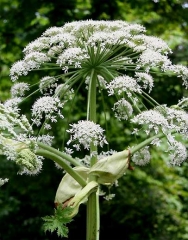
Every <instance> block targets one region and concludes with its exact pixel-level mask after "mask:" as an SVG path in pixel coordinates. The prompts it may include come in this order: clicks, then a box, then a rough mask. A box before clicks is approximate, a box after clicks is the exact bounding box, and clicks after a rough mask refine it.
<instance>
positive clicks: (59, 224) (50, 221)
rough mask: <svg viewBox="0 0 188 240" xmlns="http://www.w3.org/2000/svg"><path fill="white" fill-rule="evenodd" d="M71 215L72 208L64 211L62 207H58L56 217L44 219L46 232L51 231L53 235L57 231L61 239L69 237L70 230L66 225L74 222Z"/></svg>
mask: <svg viewBox="0 0 188 240" xmlns="http://www.w3.org/2000/svg"><path fill="white" fill-rule="evenodd" d="M71 213H72V208H71V207H66V208H64V209H63V208H62V206H57V209H55V214H54V215H52V216H46V217H43V218H42V219H43V220H44V221H45V223H44V224H43V228H44V231H45V232H46V231H50V232H51V233H52V232H54V231H57V235H58V236H59V237H68V232H69V230H68V227H66V224H67V223H70V222H71V221H72V219H71V217H70V215H71Z"/></svg>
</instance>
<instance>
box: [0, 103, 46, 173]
mask: <svg viewBox="0 0 188 240" xmlns="http://www.w3.org/2000/svg"><path fill="white" fill-rule="evenodd" d="M32 134H33V130H32V127H31V125H30V124H29V122H28V120H27V118H26V116H25V115H21V116H20V114H19V112H16V111H15V109H12V108H11V107H10V106H9V107H6V106H5V105H3V104H0V150H1V151H2V152H3V154H4V155H5V156H6V157H7V159H8V160H12V161H14V162H15V163H16V164H18V165H19V166H20V172H19V173H20V174H23V173H26V174H36V173H38V172H39V171H40V170H41V167H42V161H41V160H42V158H41V157H39V156H36V155H35V153H34V152H35V150H36V147H37V146H36V140H37V139H36V138H33V137H32ZM41 137H42V136H41ZM43 138H44V137H43ZM45 139H46V138H45ZM48 142H49V141H48Z"/></svg>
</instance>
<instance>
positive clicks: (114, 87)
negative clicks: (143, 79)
mask: <svg viewBox="0 0 188 240" xmlns="http://www.w3.org/2000/svg"><path fill="white" fill-rule="evenodd" d="M106 88H107V90H108V94H109V95H113V94H115V93H117V94H118V95H120V94H122V93H124V92H126V93H129V92H138V93H141V89H140V87H139V85H138V84H137V82H136V80H135V79H134V78H132V77H129V76H126V75H124V76H119V77H116V78H114V79H113V80H112V81H111V82H110V83H109V84H108V85H107V87H106Z"/></svg>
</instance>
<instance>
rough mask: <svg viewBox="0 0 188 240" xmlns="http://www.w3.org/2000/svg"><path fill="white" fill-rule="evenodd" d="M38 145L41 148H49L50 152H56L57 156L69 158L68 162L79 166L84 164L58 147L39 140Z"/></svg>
mask: <svg viewBox="0 0 188 240" xmlns="http://www.w3.org/2000/svg"><path fill="white" fill-rule="evenodd" d="M37 144H38V146H39V147H40V148H41V149H44V150H47V151H49V152H52V153H54V154H56V155H57V156H59V157H61V158H62V159H65V160H67V161H68V162H70V163H71V164H73V165H74V166H75V167H77V166H83V165H82V164H81V163H80V162H78V161H76V160H75V159H74V158H72V157H71V156H70V155H68V154H66V153H64V152H60V151H58V150H57V149H55V148H53V147H50V146H48V145H46V144H44V143H41V142H37Z"/></svg>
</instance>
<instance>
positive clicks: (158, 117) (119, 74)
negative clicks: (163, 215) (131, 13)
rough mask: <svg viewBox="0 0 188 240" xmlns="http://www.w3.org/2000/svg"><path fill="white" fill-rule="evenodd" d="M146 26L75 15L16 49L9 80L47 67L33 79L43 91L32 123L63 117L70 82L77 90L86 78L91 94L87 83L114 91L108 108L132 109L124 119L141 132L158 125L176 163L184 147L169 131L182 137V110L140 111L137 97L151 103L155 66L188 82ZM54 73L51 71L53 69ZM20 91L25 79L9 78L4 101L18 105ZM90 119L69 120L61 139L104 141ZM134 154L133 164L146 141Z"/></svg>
mask: <svg viewBox="0 0 188 240" xmlns="http://www.w3.org/2000/svg"><path fill="white" fill-rule="evenodd" d="M145 32H146V30H145V28H144V27H143V26H141V25H139V24H129V23H127V22H125V21H121V20H118V21H94V20H88V21H76V22H71V23H66V24H65V25H64V26H62V27H51V28H49V29H47V30H46V31H45V32H44V33H43V34H42V36H41V37H39V38H37V39H36V40H35V41H33V42H31V43H30V44H28V46H26V47H25V49H24V51H23V53H24V57H23V59H22V60H21V61H18V62H16V63H15V64H13V66H12V67H11V69H10V77H11V79H12V81H13V82H15V81H16V80H18V78H19V77H20V76H22V75H24V76H25V75H27V74H28V73H29V72H30V71H34V70H38V69H41V68H42V69H43V68H45V72H46V71H47V70H48V69H50V70H51V69H52V72H51V73H50V74H48V75H45V76H44V77H42V78H41V79H40V81H39V89H38V90H37V91H36V92H39V93H40V94H41V95H42V97H40V98H37V100H36V101H35V102H34V104H33V106H32V109H31V113H32V121H33V124H35V125H36V126H42V127H43V129H46V130H49V129H51V128H52V126H51V123H53V122H57V120H58V117H60V118H63V114H62V112H61V110H62V108H63V106H64V104H65V103H66V102H68V101H69V100H72V98H73V94H74V92H75V88H76V89H79V87H80V86H81V85H82V84H84V83H85V85H86V89H87V90H88V91H89V94H88V96H89V97H90V95H91V92H92V90H91V86H93V85H92V84H94V85H95V87H98V88H97V89H98V91H99V92H101V90H102V89H104V90H105V91H106V92H107V94H108V95H109V96H112V95H113V97H114V98H116V99H117V102H116V103H115V104H114V106H113V107H112V110H113V111H114V113H115V117H117V118H118V119H119V120H128V119H129V118H131V117H132V115H133V113H136V111H137V112H139V114H138V115H136V116H134V117H133V118H132V120H131V122H132V123H134V124H136V125H138V126H141V127H142V129H144V131H145V133H146V134H147V136H149V135H150V134H153V135H156V134H158V133H159V132H162V133H163V134H164V135H165V136H166V138H167V140H168V142H169V152H170V153H171V156H172V159H175V158H176V159H179V160H177V162H176V161H175V160H172V162H173V163H177V164H178V163H180V158H181V159H185V158H186V157H185V154H180V152H181V151H182V152H185V151H184V148H183V147H182V146H181V145H180V144H179V142H178V143H177V142H176V141H175V139H174V138H173V137H172V132H175V133H178V134H181V135H183V136H184V137H186V136H187V133H188V120H187V119H188V115H187V113H186V112H184V111H183V110H180V109H178V108H177V109H176V108H168V107H166V106H159V107H156V108H154V109H149V110H147V111H143V112H142V108H143V107H144V109H146V108H145V106H144V104H143V103H142V99H143V98H144V99H146V100H149V102H150V103H151V102H152V101H150V100H151V98H150V97H149V96H148V95H147V93H146V91H148V92H149V93H150V92H151V91H152V89H153V86H154V80H153V79H154V76H153V75H154V73H155V71H156V70H157V71H158V70H159V71H161V72H163V73H164V74H165V73H166V72H167V73H168V74H169V73H170V74H174V75H176V76H177V77H180V78H182V80H183V85H184V86H185V87H186V88H188V68H187V67H184V66H181V65H173V64H172V62H171V60H170V59H169V58H168V54H169V53H171V49H170V48H169V47H168V45H167V44H166V43H165V42H164V41H163V40H161V39H159V38H157V37H153V36H147V35H146V34H145ZM53 73H57V75H56V76H52V74H53ZM94 78H95V80H94V81H93V79H94ZM84 90H85V88H84ZM27 91H29V84H26V83H24V82H23V83H21V82H18V83H17V82H15V84H14V85H13V87H12V89H11V94H12V99H10V100H8V101H7V102H6V105H5V106H6V107H9V108H12V109H14V110H15V111H16V112H18V111H19V108H18V104H19V103H20V101H21V100H22V97H24V96H25V93H26V92H27ZM94 98H95V97H94ZM90 101H91V99H88V101H87V103H88V106H87V113H89V111H91V110H92V109H90V107H91V106H89V104H90ZM183 102H184V103H186V101H184V100H183ZM152 103H155V101H153V102H152ZM181 104H183V103H181V102H180V103H178V107H182V105H181ZM180 105H181V106H180ZM133 109H134V110H133ZM135 110H136V111H135ZM94 111H95V110H94ZM89 120H92V119H89ZM89 120H88V119H87V121H84V120H83V121H79V122H78V123H76V124H70V126H71V129H69V130H67V132H68V133H70V140H69V141H68V144H70V143H73V146H74V148H76V150H79V149H80V148H81V146H83V147H84V148H85V149H90V147H91V145H92V144H93V145H94V146H101V147H103V145H104V144H107V141H106V139H105V137H104V136H103V132H104V130H103V129H102V128H101V127H100V126H99V125H97V124H96V123H94V122H92V121H89ZM3 121H4V119H3ZM8 124H9V121H8V123H7V126H6V127H4V128H6V129H7V128H9V126H8ZM11 126H12V125H11ZM10 129H11V128H10ZM10 131H11V130H10ZM10 131H9V132H10ZM12 131H13V133H14V130H12ZM138 132H139V130H138V129H137V128H135V129H134V131H133V133H136V134H138ZM16 134H17V133H15V135H16ZM47 140H48V138H47ZM49 140H50V139H49ZM151 144H153V145H156V146H159V145H160V139H158V138H156V139H154V140H153V141H152V143H151ZM173 151H174V152H173ZM10 153H11V151H10ZM12 154H13V155H14V152H13V153H12ZM93 154H94V153H93ZM96 155H97V153H96ZM136 159H137V160H136ZM138 159H141V160H139V163H138V164H141V165H143V164H144V163H147V162H149V150H148V148H147V147H146V148H144V149H142V150H140V152H138V153H135V154H134V155H133V160H134V162H135V163H137V162H138Z"/></svg>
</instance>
